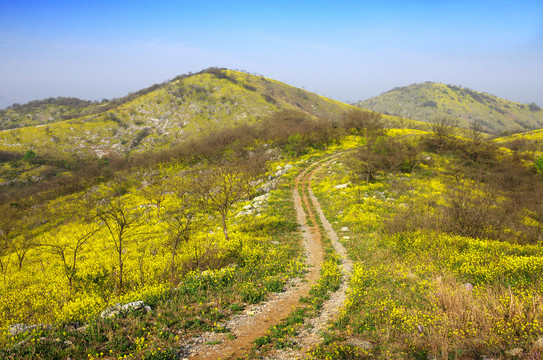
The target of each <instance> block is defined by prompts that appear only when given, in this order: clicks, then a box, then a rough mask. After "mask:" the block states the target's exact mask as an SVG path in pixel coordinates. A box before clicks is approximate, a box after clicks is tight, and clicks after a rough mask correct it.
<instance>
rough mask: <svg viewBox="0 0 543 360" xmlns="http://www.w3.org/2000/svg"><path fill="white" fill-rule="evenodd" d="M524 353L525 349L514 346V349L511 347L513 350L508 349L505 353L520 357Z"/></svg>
mask: <svg viewBox="0 0 543 360" xmlns="http://www.w3.org/2000/svg"><path fill="white" fill-rule="evenodd" d="M523 353H524V350H522V349H521V348H514V349H511V350H507V351H506V352H505V355H507V356H509V357H520V356H522V354H523Z"/></svg>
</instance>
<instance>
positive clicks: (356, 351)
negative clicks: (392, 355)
mask: <svg viewBox="0 0 543 360" xmlns="http://www.w3.org/2000/svg"><path fill="white" fill-rule="evenodd" d="M308 357H309V359H312V360H313V359H315V360H317V359H326V360H333V359H344V360H351V359H352V360H355V359H356V360H360V359H373V358H374V356H373V354H372V353H371V351H369V350H366V349H360V348H357V347H354V346H351V345H345V344H341V343H337V342H334V343H331V344H327V345H319V346H317V347H316V348H315V349H313V350H311V351H309V353H308Z"/></svg>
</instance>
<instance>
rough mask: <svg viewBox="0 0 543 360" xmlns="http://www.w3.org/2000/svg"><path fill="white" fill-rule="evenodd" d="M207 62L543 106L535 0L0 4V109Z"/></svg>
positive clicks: (314, 79) (362, 86)
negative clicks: (427, 84) (426, 86)
mask: <svg viewBox="0 0 543 360" xmlns="http://www.w3.org/2000/svg"><path fill="white" fill-rule="evenodd" d="M209 66H219V67H227V68H230V69H244V70H247V71H249V72H251V73H258V74H262V75H264V76H266V77H270V78H274V79H277V80H280V81H283V82H286V83H288V84H291V85H294V86H299V87H305V88H306V89H307V90H310V91H316V92H318V93H319V94H322V95H325V96H329V97H332V98H335V99H338V100H342V101H355V100H362V99H366V98H369V97H372V96H375V95H378V94H380V93H381V92H383V91H387V90H389V89H391V88H393V87H395V86H403V85H408V84H411V83H417V82H424V81H435V82H443V83H448V84H455V85H461V86H466V87H470V88H472V89H474V90H479V91H485V92H489V93H491V94H494V95H497V96H500V97H504V98H507V99H510V100H515V101H521V102H525V103H529V102H532V101H533V102H537V103H538V104H539V105H542V106H543V0H516V1H513V0H511V1H485V0H455V1H448V0H447V1H445V0H427V1H422V0H421V1H406V0H403V1H387V0H374V1H343V0H336V1H319V0H312V1H294V0H289V1H282V0H275V1H270V2H263V1H256V0H251V1H160V0H156V1H146V2H143V1H137V0H132V1H117V0H106V1H102V0H94V1H84V0H83V1H77V0H71V1H48V0H41V1H26V0H0V108H3V107H5V106H7V105H9V104H11V103H14V102H19V103H24V102H27V101H29V100H33V99H41V98H46V97H50V96H75V97H79V98H83V99H102V98H112V97H119V96H123V95H126V94H127V93H128V92H130V91H136V90H139V89H141V88H143V87H147V86H149V85H152V84H153V83H159V82H162V81H164V80H167V79H171V78H173V77H175V76H176V75H179V74H183V73H187V72H189V71H192V72H197V71H199V70H201V69H203V68H206V67H209Z"/></svg>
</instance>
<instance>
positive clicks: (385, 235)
mask: <svg viewBox="0 0 543 360" xmlns="http://www.w3.org/2000/svg"><path fill="white" fill-rule="evenodd" d="M397 135H398V136H400V138H404V139H407V141H415V140H416V139H417V134H413V135H414V136H413V137H405V136H406V135H407V133H405V132H397ZM423 155H424V156H429V157H431V159H432V160H431V162H430V163H428V164H424V163H421V164H420V165H419V166H420V167H419V168H418V170H416V171H414V172H413V173H405V174H401V175H396V176H394V175H391V174H387V175H385V174H381V176H379V177H378V179H377V180H376V181H374V182H370V183H366V182H358V181H355V180H353V179H352V177H351V176H350V175H351V174H350V172H349V168H348V167H347V166H346V163H345V159H343V161H341V160H338V162H337V163H335V164H334V165H333V166H331V167H330V168H328V169H327V171H326V172H321V173H320V174H319V175H318V180H317V181H316V183H315V184H314V191H315V193H316V195H317V197H319V200H320V201H321V202H322V203H323V207H324V208H323V210H324V212H325V214H326V216H327V217H328V218H329V220H330V221H332V222H333V223H334V224H335V226H334V227H335V228H336V230H339V229H341V228H342V227H347V228H348V229H349V232H347V233H344V234H346V235H347V236H345V237H344V238H343V242H344V244H345V245H346V247H347V249H348V252H349V255H350V257H351V258H352V259H353V260H354V261H355V271H354V273H353V277H352V278H351V283H350V286H351V290H350V294H349V299H348V300H347V304H346V307H345V309H344V312H343V315H342V316H341V318H340V319H339V321H338V322H336V324H335V327H333V328H332V329H333V330H332V331H331V332H330V333H329V334H328V336H329V338H330V339H332V340H331V341H330V343H329V344H326V346H324V347H323V348H322V349H319V351H315V352H314V353H315V354H317V355H318V356H315V358H318V359H324V358H326V359H336V358H337V359H339V358H361V357H348V356H346V354H350V353H351V352H353V351H355V350H356V349H354V350H353V349H349V347H350V346H351V345H352V344H354V345H355V346H356V344H360V343H364V342H367V343H368V344H371V346H370V347H369V351H371V353H370V355H369V356H368V357H367V358H368V359H370V358H371V359H373V358H387V359H389V358H417V359H418V358H421V359H422V358H425V359H426V358H436V359H447V358H449V359H451V358H455V359H465V358H477V357H482V358H484V357H485V356H490V357H494V358H498V357H500V358H501V356H504V353H505V351H507V350H510V349H513V348H521V349H523V351H524V356H521V357H522V358H536V357H539V356H540V354H539V352H538V351H539V350H537V349H536V348H535V347H534V346H533V342H534V341H535V340H537V339H538V338H539V337H541V335H542V334H543V329H542V328H541V325H540V324H541V321H542V316H543V314H542V313H541V311H539V307H538V306H533V304H538V303H539V302H540V301H541V284H542V281H543V279H542V277H541V270H540V269H541V264H542V259H543V248H542V247H541V245H540V244H532V245H530V244H527V245H524V244H515V243H510V242H507V241H493V240H490V239H476V238H472V237H469V236H459V235H453V234H448V233H445V232H440V231H430V230H427V229H425V228H424V226H425V224H427V223H429V222H428V221H427V219H428V218H430V217H432V216H436V209H438V208H440V207H443V206H446V204H447V200H446V199H447V195H446V193H447V189H448V188H450V186H451V184H455V183H456V182H457V181H458V180H455V178H454V175H453V174H452V173H451V169H453V164H454V157H451V155H450V154H449V155H439V154H435V153H423ZM473 166H478V164H474V165H473ZM349 181H351V182H352V183H350V186H348V187H347V188H345V189H337V188H335V186H336V185H338V184H344V183H347V182H349ZM429 204H430V205H429ZM409 212H412V213H417V214H421V215H416V217H417V218H419V219H420V223H421V227H420V229H418V230H409V229H407V230H405V231H402V232H398V233H391V232H389V231H387V230H386V229H387V226H390V223H391V220H390V219H395V221H398V222H400V223H402V221H405V222H407V221H408V220H405V219H406V218H408V216H406V214H407V213H409ZM538 226H540V225H538ZM505 231H508V230H505ZM345 339H349V340H348V341H343V340H345ZM345 344H351V345H347V346H346V345H345ZM362 358H364V357H362Z"/></svg>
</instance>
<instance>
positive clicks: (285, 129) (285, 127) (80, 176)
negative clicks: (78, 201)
mask: <svg viewBox="0 0 543 360" xmlns="http://www.w3.org/2000/svg"><path fill="white" fill-rule="evenodd" d="M356 117H360V119H355V120H353V119H354V118H356ZM364 117H368V118H379V117H380V115H379V114H377V113H371V112H364V111H354V112H350V113H347V114H345V115H344V116H343V119H339V120H335V121H334V120H329V119H317V118H312V117H310V116H309V115H307V114H305V113H303V112H299V111H293V110H286V111H281V112H277V113H275V114H272V115H270V116H269V117H268V118H265V119H263V120H262V121H261V122H260V123H258V124H255V125H240V126H238V127H235V128H225V129H221V130H217V131H213V132H211V133H209V134H207V135H203V136H199V137H194V138H191V139H189V140H186V141H183V142H181V143H180V144H178V145H176V146H174V147H173V148H172V149H168V150H162V151H158V152H156V151H155V152H154V151H147V152H143V153H135V154H129V155H126V156H122V155H116V154H110V155H108V156H105V157H102V158H96V157H92V158H91V157H75V156H74V157H66V155H59V154H56V153H54V152H52V151H51V150H50V151H49V152H43V153H40V152H39V151H38V152H37V153H34V152H32V151H29V152H28V153H27V154H26V155H27V156H24V157H23V154H18V153H13V152H5V151H4V152H1V153H0V161H2V162H6V161H13V162H14V163H15V164H16V163H17V162H21V161H27V162H30V163H31V164H35V165H46V166H48V167H49V170H48V171H47V172H46V173H45V174H43V178H42V179H40V180H39V181H36V182H28V183H24V184H22V183H19V182H14V183H13V184H12V185H3V186H2V188H1V192H0V206H8V205H9V204H16V205H17V206H22V207H25V208H29V207H31V206H33V205H34V204H36V203H41V202H44V201H47V200H50V199H53V198H55V197H57V196H62V195H67V194H71V193H74V192H77V191H81V190H83V189H85V188H87V187H89V186H92V185H94V184H97V183H100V182H104V181H107V180H110V179H112V178H113V177H114V176H115V174H116V173H117V172H119V171H126V170H129V169H134V168H147V167H152V166H154V165H156V164H158V163H163V162H169V161H180V162H185V163H187V164H195V163H198V162H201V161H207V162H209V161H211V162H213V161H219V160H220V159H221V158H222V157H223V156H224V155H225V154H226V153H231V152H232V151H234V152H243V151H247V150H246V149H248V148H251V147H254V146H256V145H255V144H257V143H260V144H261V143H269V144H270V145H272V146H276V147H279V148H281V149H283V150H285V151H286V153H288V154H289V155H293V156H298V155H301V154H303V153H305V152H306V151H308V150H309V149H310V148H316V149H318V148H322V147H325V146H327V145H330V144H331V143H333V142H334V141H337V140H338V139H339V138H340V137H341V136H343V135H344V134H345V133H346V132H347V131H354V132H359V125H357V122H360V121H366V120H364V119H363V118H364ZM65 172H69V176H66V175H65V174H63V173H65Z"/></svg>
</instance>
